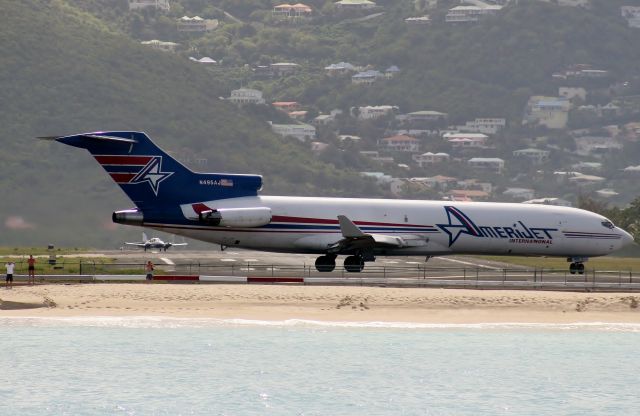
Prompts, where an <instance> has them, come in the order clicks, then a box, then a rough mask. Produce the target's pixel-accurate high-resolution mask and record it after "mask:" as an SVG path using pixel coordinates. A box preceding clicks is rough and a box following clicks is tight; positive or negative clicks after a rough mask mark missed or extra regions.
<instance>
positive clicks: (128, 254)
mask: <svg viewBox="0 0 640 416" xmlns="http://www.w3.org/2000/svg"><path fill="white" fill-rule="evenodd" d="M91 254H95V256H97V257H99V256H105V257H112V258H115V259H116V262H117V263H141V262H146V261H147V260H151V261H152V262H153V263H154V264H156V265H166V266H172V265H175V264H185V263H193V264H198V263H199V264H208V265H219V266H232V265H235V266H238V267H240V266H247V265H248V266H249V267H251V266H254V267H255V266H270V265H278V266H288V267H305V266H307V267H309V266H313V265H314V263H315V260H316V258H317V256H316V255H311V254H288V253H271V252H263V251H252V250H244V249H235V248H234V249H231V248H229V249H227V250H224V251H220V250H202V251H194V250H174V249H170V250H169V251H147V252H145V251H143V250H112V251H98V252H95V253H90V254H88V255H91ZM342 260H344V256H340V257H338V259H337V261H336V269H339V268H341V267H342ZM370 267H389V268H394V267H412V268H417V267H428V268H454V269H461V268H481V269H487V270H491V269H493V270H498V269H504V268H520V267H519V266H514V265H512V264H507V263H500V262H495V261H487V260H483V259H478V258H474V257H468V256H449V257H432V258H429V259H428V261H425V257H423V256H420V257H418V256H410V257H397V256H394V257H384V256H379V257H378V258H377V259H376V261H375V262H368V263H367V264H366V266H365V270H366V268H370Z"/></svg>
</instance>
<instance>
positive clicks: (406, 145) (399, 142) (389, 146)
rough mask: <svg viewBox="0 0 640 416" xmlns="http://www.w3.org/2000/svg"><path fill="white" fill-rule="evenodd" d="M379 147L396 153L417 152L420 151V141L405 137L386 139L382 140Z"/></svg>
mask: <svg viewBox="0 0 640 416" xmlns="http://www.w3.org/2000/svg"><path fill="white" fill-rule="evenodd" d="M378 145H379V146H380V147H381V148H384V149H386V150H391V151H396V152H417V151H419V150H420V140H418V139H416V138H415V137H411V136H405V135H398V136H391V137H386V138H384V139H382V140H380V142H379V143H378Z"/></svg>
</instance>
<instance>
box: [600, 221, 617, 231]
mask: <svg viewBox="0 0 640 416" xmlns="http://www.w3.org/2000/svg"><path fill="white" fill-rule="evenodd" d="M600 224H602V226H603V227H607V228H608V229H610V230H613V229H614V228H616V226H615V225H613V223H612V222H611V221H608V220H607V221H602V222H601V223H600Z"/></svg>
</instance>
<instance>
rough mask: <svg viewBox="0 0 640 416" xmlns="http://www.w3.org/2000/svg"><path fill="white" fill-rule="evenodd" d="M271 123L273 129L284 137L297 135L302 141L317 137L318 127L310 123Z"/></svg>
mask: <svg viewBox="0 0 640 416" xmlns="http://www.w3.org/2000/svg"><path fill="white" fill-rule="evenodd" d="M269 124H271V130H273V132H274V133H276V134H279V135H280V136H282V137H289V136H291V137H295V138H296V139H298V140H300V141H301V142H305V141H309V140H315V138H316V128H315V127H313V126H312V125H309V124H273V123H269Z"/></svg>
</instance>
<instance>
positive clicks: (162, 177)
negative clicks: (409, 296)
mask: <svg viewBox="0 0 640 416" xmlns="http://www.w3.org/2000/svg"><path fill="white" fill-rule="evenodd" d="M45 139H49V140H56V141H58V142H61V143H64V144H67V145H70V146H75V147H79V148H83V149H87V150H88V151H89V152H90V153H91V154H92V155H93V156H94V158H95V159H96V161H97V162H98V163H99V164H100V165H102V167H103V168H104V169H105V170H106V171H107V173H108V174H109V176H111V178H112V179H113V180H114V181H115V182H116V183H118V184H119V185H120V187H121V188H122V190H123V191H124V192H125V193H126V194H127V196H129V198H130V199H131V200H132V201H133V203H134V204H135V205H136V207H135V208H133V209H128V210H123V211H116V212H114V213H113V217H112V218H113V221H114V222H116V223H120V224H129V225H136V226H144V227H150V228H153V229H156V230H160V231H165V232H170V233H174V234H179V235H183V236H187V237H190V238H195V239H198V240H202V241H207V242H212V243H217V244H220V245H222V246H236V247H246V248H250V249H255V250H264V251H274V252H287V253H317V254H318V255H319V256H318V258H317V260H316V268H317V269H318V270H319V271H327V272H328V271H332V270H334V268H335V267H336V257H337V256H338V255H346V256H347V257H346V259H345V260H344V267H345V269H346V270H347V271H349V272H359V271H361V270H362V269H363V268H364V263H365V262H367V261H374V260H375V258H376V256H377V255H385V256H409V255H424V256H427V257H430V256H438V255H449V254H493V255H518V256H523V255H526V256H556V257H566V258H567V261H568V262H569V263H570V267H569V270H570V272H571V273H584V262H585V261H587V260H588V258H589V257H593V256H604V255H606V254H609V253H612V252H614V251H616V250H618V249H620V248H622V247H624V246H626V245H628V244H630V243H631V242H633V237H632V236H631V235H630V234H628V233H627V232H625V231H624V230H622V229H620V228H618V227H616V226H615V225H614V224H613V223H612V222H611V221H610V220H608V219H607V218H605V217H603V216H602V215H598V214H595V213H593V212H589V211H585V210H581V209H577V208H567V207H557V206H545V205H531V204H508V203H490V202H484V203H482V202H468V203H454V202H451V201H408V200H391V199H355V198H303V197H290V196H262V195H259V194H258V191H259V190H260V188H261V187H262V177H261V176H258V175H238V174H227V173H194V172H192V171H191V170H189V169H188V168H186V167H185V166H184V165H182V164H181V163H179V162H178V161H176V160H175V159H173V158H172V157H171V156H169V155H168V154H167V153H165V152H164V151H163V150H162V149H160V148H159V147H158V146H156V145H155V144H154V143H153V142H152V141H151V139H149V137H147V135H146V134H144V133H140V132H131V131H110V132H96V133H85V134H77V135H72V136H56V137H47V138H45Z"/></svg>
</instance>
